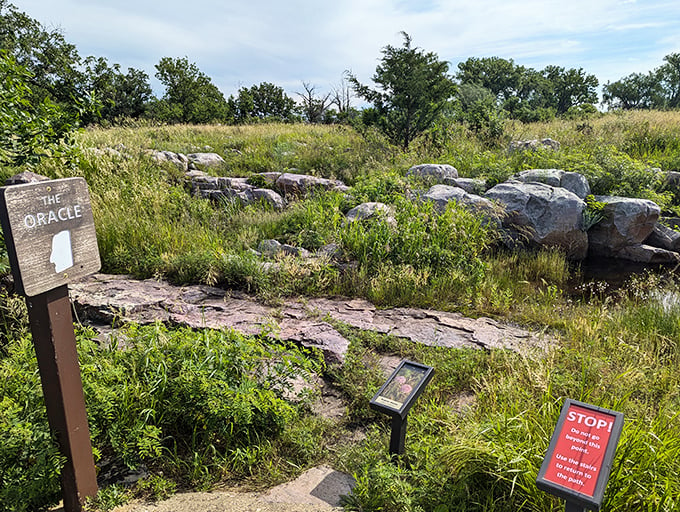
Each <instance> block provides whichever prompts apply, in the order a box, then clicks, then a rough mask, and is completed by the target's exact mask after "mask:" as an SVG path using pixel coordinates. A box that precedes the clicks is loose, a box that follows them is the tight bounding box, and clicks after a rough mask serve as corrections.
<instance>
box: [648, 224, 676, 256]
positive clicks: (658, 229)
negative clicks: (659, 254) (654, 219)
mask: <svg viewBox="0 0 680 512" xmlns="http://www.w3.org/2000/svg"><path fill="white" fill-rule="evenodd" d="M645 244H647V245H651V246H653V247H659V248H661V249H666V250H667V251H674V252H678V251H679V250H680V231H676V230H674V229H671V228H669V227H668V226H664V225H663V224H659V223H656V224H655V225H654V229H653V230H652V232H651V233H650V235H649V236H648V237H647V238H646V239H645Z"/></svg>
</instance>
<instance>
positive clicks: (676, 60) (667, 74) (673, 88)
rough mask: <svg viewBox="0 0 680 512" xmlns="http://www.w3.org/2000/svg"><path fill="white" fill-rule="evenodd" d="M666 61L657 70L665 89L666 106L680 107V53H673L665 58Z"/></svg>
mask: <svg viewBox="0 0 680 512" xmlns="http://www.w3.org/2000/svg"><path fill="white" fill-rule="evenodd" d="M663 60H664V61H666V63H665V64H664V65H662V66H661V67H660V68H659V69H658V70H657V72H656V73H657V75H658V77H659V82H660V84H661V88H662V89H663V96H664V100H665V101H664V108H670V109H676V108H680V53H671V54H670V55H666V56H665V57H664V58H663Z"/></svg>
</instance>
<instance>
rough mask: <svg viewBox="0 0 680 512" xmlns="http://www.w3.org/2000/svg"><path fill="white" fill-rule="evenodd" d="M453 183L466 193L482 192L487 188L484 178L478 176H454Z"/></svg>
mask: <svg viewBox="0 0 680 512" xmlns="http://www.w3.org/2000/svg"><path fill="white" fill-rule="evenodd" d="M453 184H454V185H455V186H456V187H460V188H462V189H463V190H465V192H467V193H468V194H483V193H484V192H485V191H486V189H487V188H488V186H487V182H486V180H484V179H480V178H456V179H454V180H453Z"/></svg>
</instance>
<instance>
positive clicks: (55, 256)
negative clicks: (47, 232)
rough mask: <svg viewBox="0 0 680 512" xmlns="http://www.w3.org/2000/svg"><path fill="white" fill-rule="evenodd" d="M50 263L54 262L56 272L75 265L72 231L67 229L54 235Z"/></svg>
mask: <svg viewBox="0 0 680 512" xmlns="http://www.w3.org/2000/svg"><path fill="white" fill-rule="evenodd" d="M50 263H53V264H54V271H55V272H56V273H59V272H61V271H62V270H66V269H67V268H71V267H72V266H73V250H72V249H71V232H70V231H69V230H68V229H66V230H64V231H60V232H59V233H57V234H56V235H54V236H53V237H52V254H50Z"/></svg>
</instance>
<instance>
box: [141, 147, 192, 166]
mask: <svg viewBox="0 0 680 512" xmlns="http://www.w3.org/2000/svg"><path fill="white" fill-rule="evenodd" d="M147 154H148V155H149V156H150V157H151V158H152V159H153V160H155V161H156V162H157V163H159V164H165V163H170V164H172V165H174V166H175V167H177V168H178V169H179V170H180V171H183V172H186V171H188V170H189V159H188V158H187V157H186V155H183V154H182V153H173V152H172V151H158V150H155V149H150V150H148V151H147Z"/></svg>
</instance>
